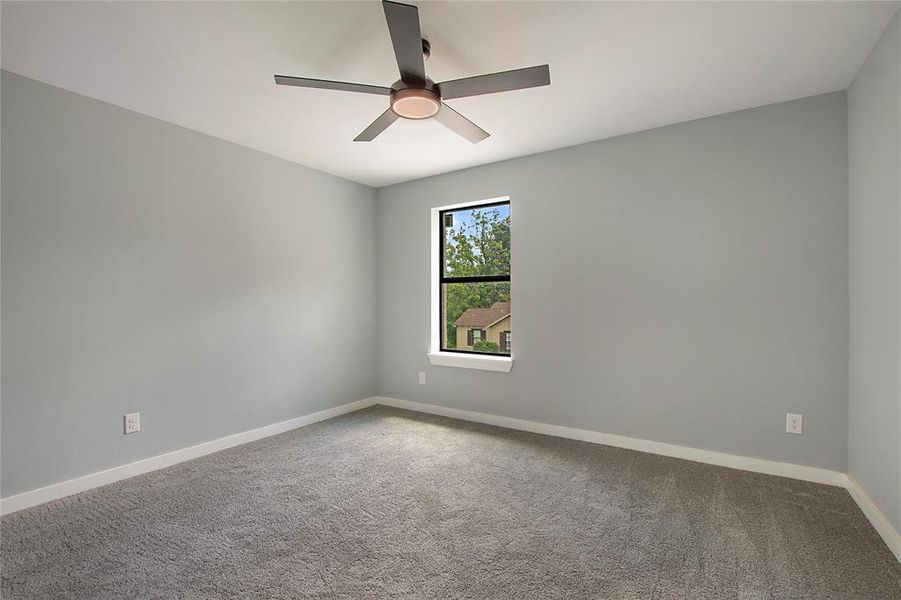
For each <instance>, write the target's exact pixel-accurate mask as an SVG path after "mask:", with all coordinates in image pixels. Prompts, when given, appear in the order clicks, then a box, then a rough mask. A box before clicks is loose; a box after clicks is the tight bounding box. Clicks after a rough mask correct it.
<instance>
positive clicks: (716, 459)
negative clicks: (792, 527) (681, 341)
mask: <svg viewBox="0 0 901 600" xmlns="http://www.w3.org/2000/svg"><path fill="white" fill-rule="evenodd" d="M375 401H376V404H382V405H384V406H393V407H395V408H404V409H407V410H412V411H416V412H422V413H428V414H431V415H440V416H442V417H451V418H454V419H461V420H463V421H473V422H475V423H485V424H487V425H496V426H498V427H507V428H508V429H518V430H521V431H529V432H531V433H541V434H544V435H552V436H555V437H562V438H568V439H572V440H579V441H582V442H592V443H595V444H604V445H606V446H615V447H617V448H627V449H629V450H638V451H640V452H649V453H651V454H659V455H661V456H671V457H674V458H683V459H685V460H692V461H695V462H700V463H707V464H711V465H718V466H721V467H731V468H733V469H741V470H743V471H753V472H755V473H765V474H767V475H778V476H780V477H790V478H792V479H800V480H802V481H811V482H814V483H823V484H826V485H833V486H837V487H843V488H846V489H847V490H848V493H850V494H851V497H852V498H853V499H854V501H855V502H857V504H858V506H860V509H861V510H862V511H863V514H864V515H865V516H866V517H867V519H869V521H870V523H871V524H872V525H873V528H874V529H875V530H876V532H877V533H879V535H880V536H881V537H882V539H883V540H884V541H885V543H886V545H887V546H888V547H889V549H890V550H891V551H892V553H893V554H894V555H895V558H897V559H898V562H901V537H899V535H898V532H897V531H896V530H895V528H894V527H892V524H891V523H890V522H889V520H888V519H887V518H886V517H885V515H884V514H882V511H880V510H879V507H877V506H876V503H875V502H873V500H872V498H870V496H869V495H868V494H867V493H866V491H864V489H863V487H862V486H861V485H860V483H858V481H857V480H856V479H854V478H853V477H851V476H850V475H848V474H846V473H841V472H839V471H832V470H830V469H821V468H819V467H808V466H805V465H796V464H793V463H784V462H778V461H774V460H766V459H762V458H750V457H747V456H741V455H738V454H727V453H725V452H715V451H713V450H702V449H700V448H691V447H688V446H677V445H675V444H665V443H663V442H652V441H650V440H643V439H640V438H630V437H626V436H622V435H614V434H610V433H601V432H598V431H590V430H587V429H576V428H574V427H565V426H562V425H548V424H547V423H539V422H537V421H526V420H524V419H514V418H512V417H502V416H500V415H490V414H486V413H480V412H474V411H470V410H462V409H459V408H449V407H446V406H437V405H435V404H424V403H421V402H411V401H409V400H399V399H397V398H388V397H385V396H378V397H376V398H375Z"/></svg>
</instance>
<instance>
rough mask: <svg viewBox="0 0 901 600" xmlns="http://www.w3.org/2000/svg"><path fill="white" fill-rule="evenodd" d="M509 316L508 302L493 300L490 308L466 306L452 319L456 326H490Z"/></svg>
mask: <svg viewBox="0 0 901 600" xmlns="http://www.w3.org/2000/svg"><path fill="white" fill-rule="evenodd" d="M509 316H510V303H509V302H495V303H494V304H492V305H491V308H468V309H466V312H465V313H463V314H462V315H460V318H459V319H457V320H456V321H454V325H456V326H458V327H479V328H481V327H490V326H491V325H494V324H495V323H497V322H498V321H500V320H501V319H503V318H504V317H509Z"/></svg>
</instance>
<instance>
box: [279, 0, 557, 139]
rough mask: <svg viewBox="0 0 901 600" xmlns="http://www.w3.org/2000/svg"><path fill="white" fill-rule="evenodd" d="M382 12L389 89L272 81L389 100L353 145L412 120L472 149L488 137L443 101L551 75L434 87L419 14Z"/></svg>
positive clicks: (527, 73) (389, 8)
mask: <svg viewBox="0 0 901 600" xmlns="http://www.w3.org/2000/svg"><path fill="white" fill-rule="evenodd" d="M382 7H383V8H384V9H385V20H386V21H388V32H389V33H390V34H391V43H392V44H393V45H394V55H395V56H396V57H397V66H398V68H399V69H400V79H399V80H397V81H396V82H394V83H393V84H392V85H391V87H383V86H378V85H367V84H363V83H348V82H344V81H329V80H327V79H309V78H306V77H290V76H288V75H276V76H275V83H276V84H278V85H294V86H298V87H308V88H320V89H326V90H339V91H344V92H358V93H362V94H378V95H382V96H390V97H391V105H390V107H389V108H388V110H386V111H385V112H383V113H382V114H381V115H380V116H379V117H378V118H377V119H376V120H375V121H373V122H372V124H371V125H369V127H367V128H366V129H364V130H363V132H362V133H360V135H358V136H357V137H355V138H354V141H355V142H371V141H372V140H374V139H375V138H376V136H378V135H379V134H380V133H382V132H383V131H385V130H386V129H387V128H388V126H389V125H391V124H392V123H394V121H396V120H397V119H398V118H399V117H400V118H404V119H417V120H418V119H428V118H434V119H435V120H436V121H438V122H439V123H441V124H443V125H445V126H446V127H447V128H448V129H450V130H452V131H454V132H456V133H458V134H460V135H461V136H463V137H464V138H466V139H467V140H469V141H470V142H472V143H473V144H477V143H479V142H481V141H482V140H484V139H485V138H487V137H488V135H489V134H488V132H487V131H485V130H484V129H482V128H481V127H479V126H478V125H476V124H475V123H473V122H472V121H470V120H469V119H467V118H466V117H464V116H463V115H461V114H460V113H458V112H457V111H455V110H454V109H452V108H451V107H450V106H448V105H447V104H445V103H444V101H445V100H450V99H452V98H466V97H468V96H479V95H482V94H494V93H496V92H508V91H511V90H521V89H525V88H530V87H538V86H542V85H549V84H550V83H551V73H550V69H549V68H548V66H547V65H541V66H538V67H528V68H525V69H515V70H513V71H502V72H500V73H491V74H489V75H478V76H476V77H465V78H463V79H454V80H452V81H444V82H442V83H435V82H433V81H432V80H431V79H429V78H428V77H426V74H425V59H426V58H428V56H429V53H430V51H431V48H430V46H429V42H428V41H427V40H425V39H423V38H422V34H421V33H420V29H419V9H417V8H416V7H415V6H411V5H409V4H400V3H398V2H390V1H388V0H383V2H382Z"/></svg>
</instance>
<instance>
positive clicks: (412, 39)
mask: <svg viewBox="0 0 901 600" xmlns="http://www.w3.org/2000/svg"><path fill="white" fill-rule="evenodd" d="M382 8H384V9H385V20H386V21H387V22H388V31H389V33H390V34H391V43H392V44H393V45H394V56H395V57H397V67H398V69H400V78H401V79H402V80H403V81H404V82H406V83H413V84H423V83H425V63H424V62H423V59H422V33H421V32H420V30H419V9H418V8H416V7H415V6H411V5H409V4H400V3H399V2H389V1H388V0H383V2H382Z"/></svg>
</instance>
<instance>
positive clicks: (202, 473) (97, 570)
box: [0, 407, 901, 600]
mask: <svg viewBox="0 0 901 600" xmlns="http://www.w3.org/2000/svg"><path fill="white" fill-rule="evenodd" d="M0 550H2V561H3V562H2V569H3V570H2V588H0V591H2V597H3V599H4V600H12V599H14V598H192V599H194V598H517V599H518V598H655V599H656V598H854V599H865V598H878V599H880V600H887V599H890V598H901V565H899V564H898V563H897V562H896V561H895V559H894V557H893V556H892V555H891V553H890V552H889V550H888V549H887V548H886V546H885V545H884V544H883V543H882V541H881V540H880V538H879V537H878V535H877V534H876V532H875V531H874V530H873V529H872V527H870V525H869V524H868V523H867V521H866V519H865V518H864V516H863V515H862V514H861V512H860V511H859V509H858V508H857V507H856V505H855V504H854V502H853V500H852V499H851V497H850V496H849V495H848V494H847V492H845V491H844V490H842V489H839V488H833V487H828V486H822V485H816V484H810V483H805V482H800V481H793V480H790V479H784V478H780V477H772V476H767V475H758V474H753V473H746V472H742V471H736V470H732V469H726V468H722V467H714V466H709V465H701V464H696V463H692V462H688V461H683V460H678V459H671V458H665V457H660V456H654V455H651V454H643V453H640V452H633V451H629V450H621V449H617V448H610V447H605V446H598V445H593V444H587V443H582V442H574V441H569V440H563V439H558V438H552V437H546V436H540V435H533V434H527V433H522V432H516V431H510V430H506V429H499V428H494V427H488V426H483V425H476V424H472V423H465V422H461V421H454V420H450V419H444V418H440V417H431V416H425V415H420V414H416V413H410V412H405V411H399V410H395V409H389V408H384V407H373V408H370V409H367V410H364V411H360V412H357V413H353V414H350V415H346V416H343V417H339V418H336V419H332V420H330V421H326V422H323V423H319V424H317V425H312V426H310V427H306V428H303V429H299V430H295V431H292V432H288V433H285V434H283V435H279V436H276V437H271V438H268V439H265V440H260V441H258V442H254V443H252V444H247V445H245V446H241V447H238V448H233V449H231V450H226V451H224V452H220V453H218V454H214V455H210V456H207V457H204V458H200V459H197V460H194V461H191V462H188V463H183V464H180V465H176V466H174V467H171V468H168V469H165V470H162V471H157V472H154V473H150V474H147V475H143V476H140V477H136V478H133V479H130V480H127V481H122V482H119V483H116V484H113V485H109V486H106V487H103V488H99V489H96V490H92V491H89V492H85V493H83V494H80V495H78V496H73V497H70V498H65V499H62V500H58V501H55V502H52V503H50V504H45V505H43V506H39V507H35V508H32V509H29V510H25V511H22V512H19V513H15V514H13V515H10V516H8V517H4V518H3V520H2V541H0Z"/></svg>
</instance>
